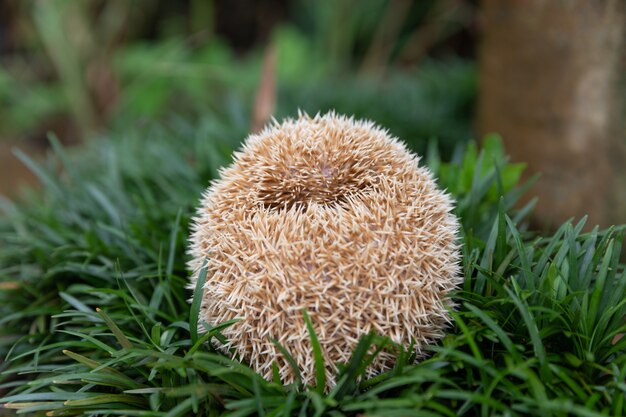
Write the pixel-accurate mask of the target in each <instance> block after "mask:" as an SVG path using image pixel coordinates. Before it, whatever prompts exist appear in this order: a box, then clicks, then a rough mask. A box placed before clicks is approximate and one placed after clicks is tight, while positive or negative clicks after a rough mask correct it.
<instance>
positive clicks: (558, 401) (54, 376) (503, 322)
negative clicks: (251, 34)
mask: <svg viewBox="0 0 626 417" xmlns="http://www.w3.org/2000/svg"><path fill="white" fill-rule="evenodd" d="M246 120H247V119H246V118H245V117H243V116H242V115H241V114H240V113H239V112H237V111H232V112H223V113H221V114H214V115H207V116H206V117H205V118H204V119H203V121H202V122H201V123H198V124H196V125H189V124H186V123H185V122H183V121H174V122H172V123H170V124H169V125H168V126H166V127H158V126H152V127H150V126H141V125H139V126H136V127H133V128H128V129H126V130H125V132H124V133H121V134H113V135H111V137H108V138H104V139H103V140H100V141H94V142H92V143H90V144H88V145H87V146H85V147H84V148H82V149H79V150H64V149H62V148H61V147H60V146H58V144H57V142H56V141H54V140H53V142H52V143H53V145H54V153H53V155H51V156H50V158H49V159H48V160H47V161H46V162H45V163H43V164H35V163H34V162H32V161H30V160H29V159H27V158H26V157H25V156H23V155H22V156H21V157H22V158H23V159H24V161H25V163H26V164H28V165H29V166H30V167H31V168H32V169H33V171H34V172H35V173H36V174H37V175H38V176H39V178H40V181H41V184H42V189H43V190H42V192H41V193H32V194H31V195H30V196H29V197H27V198H26V202H24V203H20V204H19V205H13V204H11V203H8V202H5V203H4V204H3V207H4V210H5V212H6V215H5V216H4V217H2V218H1V219H0V353H1V354H2V356H3V357H5V358H6V359H5V360H4V361H3V362H2V363H1V364H0V371H1V372H2V373H1V376H0V395H1V396H2V399H1V400H0V402H1V403H3V404H5V407H8V408H9V410H17V412H18V413H27V414H29V415H37V414H44V413H48V415H51V416H56V415H59V416H66V415H68V416H70V415H127V416H155V417H156V416H159V417H161V416H162V417H173V416H190V415H206V416H218V415H228V416H232V417H234V416H248V415H260V416H322V415H327V416H344V415H346V416H356V415H361V414H366V415H371V416H456V415H466V416H492V415H502V416H517V415H542V416H543V415H546V416H550V415H554V416H567V415H578V416H596V415H622V414H624V413H626V405H625V400H626V397H625V396H626V384H625V382H624V380H625V377H626V359H625V357H626V355H624V353H625V351H626V338H623V339H620V340H619V341H617V342H615V341H614V339H615V338H616V336H617V335H618V334H620V333H622V332H625V331H626V328H625V326H624V321H623V318H624V316H625V315H626V297H625V294H626V279H625V277H624V268H623V265H622V264H621V263H620V252H621V245H622V235H623V228H622V227H614V228H612V229H610V230H606V231H599V230H597V229H593V230H592V231H591V232H583V231H582V230H583V224H584V220H582V221H578V222H567V223H565V224H563V225H562V226H561V227H560V228H559V229H558V230H557V231H556V232H555V233H554V234H553V235H549V236H543V235H540V234H537V233H534V232H531V231H528V230H527V229H526V226H525V224H526V223H525V219H526V217H527V214H528V212H529V211H530V210H531V208H532V203H531V204H529V205H526V206H522V207H519V206H518V205H516V203H517V202H518V200H519V197H520V196H521V195H522V193H524V191H525V189H526V188H527V187H526V186H519V185H518V183H519V177H520V174H521V171H522V169H523V166H522V165H511V164H507V163H506V160H505V158H504V156H503V151H502V149H501V146H500V143H499V141H498V140H497V138H493V137H492V138H487V140H486V141H485V143H484V146H483V149H482V150H481V151H478V150H477V148H476V147H475V146H474V145H473V144H470V145H468V146H467V147H466V148H465V149H459V151H458V152H456V153H455V154H454V155H453V157H452V160H451V161H449V162H443V161H442V160H441V159H440V158H439V156H438V152H437V147H436V146H434V145H432V146H431V147H430V148H429V151H428V152H427V154H426V155H425V157H424V159H423V161H424V163H427V164H428V165H429V166H430V167H431V168H432V169H433V171H434V172H435V173H436V174H437V176H438V178H439V182H440V184H441V186H442V187H445V188H447V189H448V190H449V191H450V192H451V193H452V194H453V195H454V196H455V198H456V199H457V201H458V207H457V209H456V210H457V214H458V215H459V216H460V218H461V221H462V226H463V227H462V235H463V236H462V240H463V270H464V273H465V276H466V280H465V283H464V285H463V288H462V289H460V290H459V291H458V293H457V294H456V295H455V298H456V300H457V302H458V309H457V311H456V312H455V313H454V318H455V323H454V326H453V328H451V329H450V332H449V334H448V336H446V338H445V339H444V340H442V341H441V343H439V344H438V345H436V346H433V347H432V348H430V349H429V351H428V352H427V355H426V357H425V358H424V359H423V360H421V361H420V362H418V363H415V357H414V353H413V352H411V351H410V350H409V351H406V350H404V349H402V347H401V346H397V345H394V344H393V343H392V342H391V341H390V340H388V339H386V338H385V337H384V335H374V334H371V335H367V336H366V337H364V338H363V339H362V340H361V341H360V343H359V345H358V346H357V348H356V349H355V351H354V352H353V353H352V360H351V361H349V362H348V363H346V364H342V365H341V366H340V371H339V375H338V376H337V381H339V383H338V385H337V386H336V388H334V389H333V390H332V391H331V392H329V393H325V392H324V391H323V390H321V389H318V387H320V386H323V383H324V379H323V378H324V375H323V372H322V373H318V378H317V384H316V385H317V387H315V386H313V387H303V386H301V385H300V383H295V384H293V385H287V386H285V385H284V384H282V382H281V381H280V379H279V378H278V376H276V377H275V378H274V379H273V380H272V381H265V380H263V379H262V378H260V377H259V376H258V375H257V374H256V373H255V372H253V371H252V370H251V369H250V368H249V367H248V366H246V364H242V363H239V362H237V361H233V360H231V359H229V358H227V357H226V356H224V355H222V354H220V353H218V352H217V351H216V350H215V349H214V347H213V345H212V341H214V340H216V339H219V338H221V337H222V336H221V334H220V330H222V329H223V328H224V327H225V326H228V325H230V324H232V323H223V324H222V325H220V326H216V327H213V328H210V327H208V325H206V323H205V327H206V331H205V332H200V333H198V332H197V331H196V326H197V323H198V311H199V305H198V302H197V300H191V301H192V302H191V303H190V302H189V301H190V298H191V296H192V292H191V291H190V290H188V289H186V284H187V271H186V269H185V261H186V256H185V244H186V243H185V242H186V237H187V230H188V225H189V218H190V215H191V214H192V213H193V210H194V206H195V205H196V203H197V201H198V198H199V196H200V193H201V192H202V190H203V189H204V188H205V187H206V186H207V184H208V181H209V180H210V179H211V178H213V177H214V176H215V175H216V174H217V170H218V168H219V166H221V165H222V164H224V163H226V162H227V161H228V158H229V155H230V153H231V151H232V150H233V149H234V148H235V147H236V146H237V144H238V140H240V139H242V138H243V137H244V136H245V133H246ZM389 127H390V128H393V127H392V126H389ZM59 173H61V174H60V175H59ZM516 207H517V208H516ZM311 337H312V338H313V340H314V335H313V334H311ZM235 342H236V341H235ZM313 346H315V343H313ZM372 346H378V347H382V348H385V349H388V350H389V351H392V352H394V353H395V354H396V355H397V358H398V360H397V365H396V367H395V368H394V369H392V370H391V371H389V372H387V373H384V374H382V375H379V376H376V377H374V378H371V379H367V378H364V372H365V369H366V368H367V364H368V363H369V362H370V361H371V360H372V359H373V358H372V356H373V355H375V354H376V353H374V354H372V353H370V352H372V349H370V347H372ZM284 354H285V355H286V356H287V360H288V361H289V362H290V363H292V365H293V366H297V365H298V364H296V363H294V361H293V358H290V357H289V354H288V352H286V351H285V352H284ZM311 355H314V357H320V358H321V356H320V355H319V352H318V353H317V354H316V352H315V351H313V352H311ZM318 366H319V364H318ZM320 369H323V367H320Z"/></svg>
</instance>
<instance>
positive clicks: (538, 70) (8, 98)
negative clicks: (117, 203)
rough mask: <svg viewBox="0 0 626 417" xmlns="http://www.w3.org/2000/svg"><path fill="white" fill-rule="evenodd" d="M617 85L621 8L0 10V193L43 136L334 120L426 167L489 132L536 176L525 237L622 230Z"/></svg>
mask: <svg viewBox="0 0 626 417" xmlns="http://www.w3.org/2000/svg"><path fill="white" fill-rule="evenodd" d="M625 86H626V2H624V1H622V0H598V1H591V0H554V1H552V0H528V1H519V0H483V1H473V0H368V1H358V0H317V1H314V0H256V1H252V0H179V1H175V2H174V1H165V0H142V1H138V0H137V1H133V0H0V194H4V195H7V196H9V197H12V198H15V196H17V194H18V191H19V189H20V188H21V187H23V186H24V185H25V184H31V183H34V180H33V177H32V175H31V174H29V172H28V170H27V169H26V168H25V167H24V166H23V164H22V163H21V162H19V160H18V159H16V158H15V156H14V154H13V152H12V149H13V148H15V147H19V148H20V149H23V150H25V151H26V152H27V153H29V154H31V155H35V156H36V155H44V154H45V152H46V149H47V147H48V146H49V141H48V135H49V133H50V132H53V133H54V134H55V135H56V136H57V137H58V138H59V139H60V141H61V142H62V143H63V144H65V145H66V146H68V147H72V146H76V145H79V144H80V143H82V142H85V141H92V140H108V139H107V136H110V135H112V134H113V132H124V131H129V130H132V131H141V130H145V131H146V134H148V131H149V130H148V126H150V125H152V124H154V123H164V124H168V123H169V124H171V123H178V122H180V121H181V120H184V121H186V122H189V123H196V122H199V121H201V120H202V119H203V117H205V116H206V115H207V114H213V115H215V114H217V115H219V117H223V118H224V119H225V120H231V121H233V123H238V124H242V125H245V127H246V129H245V130H246V131H255V130H258V129H259V128H260V127H261V126H262V125H263V124H264V123H265V122H266V121H267V120H268V118H269V117H270V116H275V117H276V118H279V119H280V118H282V117H285V116H290V115H291V116H292V115H296V114H297V111H298V109H302V110H304V111H307V112H310V113H316V112H318V111H322V112H323V111H327V110H329V109H336V110H337V111H338V112H341V113H346V114H353V115H355V116H357V117H363V118H369V119H372V120H374V121H376V122H377V123H379V124H381V125H383V126H385V127H387V128H389V129H390V131H391V132H392V133H393V134H394V135H397V136H399V137H401V138H402V139H404V140H405V141H407V142H408V143H409V145H410V146H411V147H412V148H413V149H414V150H415V151H417V152H420V153H422V154H424V153H426V152H427V149H428V146H429V144H430V145H431V149H432V146H434V145H433V144H436V147H437V150H438V152H439V154H440V155H442V157H443V158H444V159H450V158H453V157H454V155H455V153H456V154H457V155H459V154H461V152H462V150H463V147H464V145H465V144H466V143H468V141H471V140H480V138H481V137H483V135H484V134H486V133H490V132H495V133H498V134H500V135H501V136H502V137H503V141H504V144H505V148H506V150H507V152H508V153H509V154H510V155H511V159H512V160H513V161H515V162H525V163H526V164H527V169H526V171H525V172H526V175H527V176H531V175H533V174H535V173H541V179H540V180H539V181H538V182H537V183H536V184H535V186H534V187H533V189H532V190H531V192H530V194H532V195H537V196H538V197H539V203H538V205H537V209H536V215H535V221H536V223H537V224H538V225H539V226H541V227H545V228H550V227H552V226H554V225H557V224H560V223H561V222H562V221H564V220H565V219H567V218H569V217H571V216H576V217H580V216H582V215H584V214H589V215H590V217H591V221H590V222H589V224H601V225H603V226H607V225H609V224H613V223H619V222H626V184H625V182H626V159H625V156H626V117H625V116H626V87H625ZM235 139H236V140H242V139H243V137H241V138H235ZM207 140H210V138H207Z"/></svg>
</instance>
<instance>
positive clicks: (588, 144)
mask: <svg viewBox="0 0 626 417" xmlns="http://www.w3.org/2000/svg"><path fill="white" fill-rule="evenodd" d="M481 7H482V10H481V19H482V26H483V40H482V45H481V49H480V84H481V87H480V88H481V89H480V105H479V117H478V119H479V120H478V123H479V128H480V130H481V131H482V132H483V133H485V132H497V133H500V134H501V135H502V136H503V138H504V142H505V145H506V148H507V151H508V152H509V154H510V155H511V157H512V159H513V160H515V161H522V162H527V163H528V166H529V169H528V171H529V174H532V173H536V172H540V173H541V178H540V179H539V182H538V183H537V185H535V187H533V192H534V193H536V194H537V195H538V196H539V202H538V206H537V213H536V216H537V220H538V221H539V222H540V223H541V224H543V225H544V226H555V225H557V224H559V223H561V222H562V221H564V220H565V219H567V218H568V217H570V216H576V217H580V216H582V215H584V214H589V216H590V221H589V222H588V224H591V225H593V224H600V225H603V226H607V225H609V224H612V223H619V222H626V88H624V87H625V85H626V65H625V63H626V1H624V0H613V1H612V0H526V1H521V0H483V1H482V5H481Z"/></svg>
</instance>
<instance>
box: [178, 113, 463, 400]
mask: <svg viewBox="0 0 626 417" xmlns="http://www.w3.org/2000/svg"><path fill="white" fill-rule="evenodd" d="M419 161H420V158H419V157H418V156H417V155H416V154H414V153H411V152H410V151H409V150H408V149H407V147H406V146H405V145H404V144H403V143H402V142H401V141H400V140H399V139H398V138H395V137H393V136H392V135H391V134H390V133H389V132H388V131H387V130H385V129H382V128H380V127H378V126H376V125H375V124H374V123H373V122H371V121H366V120H356V119H354V118H353V117H346V116H342V115H338V114H336V113H334V112H330V113H327V114H323V115H321V114H318V115H316V116H314V117H311V116H309V115H307V114H304V113H299V116H298V117H297V118H294V119H291V118H289V119H286V120H284V121H283V122H282V123H278V122H277V121H275V120H274V121H273V122H272V123H271V124H270V125H268V126H267V127H265V129H264V130H263V131H261V132H260V133H257V134H251V135H250V136H249V137H248V138H247V139H246V141H245V142H244V144H243V146H242V148H241V150H239V151H237V152H235V153H234V156H233V162H232V164H231V165H230V166H228V167H227V168H223V169H221V170H220V175H219V178H218V179H217V180H215V181H213V182H212V183H211V184H210V186H209V188H208V189H207V190H206V191H205V193H204V194H203V196H202V199H201V203H200V205H199V208H198V210H197V213H196V216H195V217H194V218H193V220H192V226H191V234H190V242H189V249H188V252H189V255H190V258H191V260H190V261H189V269H190V271H191V278H190V288H195V287H196V283H197V280H198V277H199V275H200V271H201V269H202V268H203V265H204V268H206V281H205V284H204V286H203V288H202V294H201V297H202V298H201V300H202V301H201V309H200V317H199V320H200V321H204V322H206V323H208V324H210V325H217V324H219V323H222V322H225V321H228V320H233V319H239V321H237V322H236V323H235V324H233V325H231V326H230V327H227V328H226V329H225V330H223V332H222V333H223V335H224V336H225V338H226V340H228V342H227V343H223V344H220V346H219V348H220V349H222V350H223V351H224V352H227V353H228V352H229V353H230V354H231V355H233V357H236V358H239V359H240V360H243V361H246V362H247V363H248V364H249V365H250V366H251V367H252V368H253V369H254V370H255V371H257V372H258V373H259V374H260V375H262V376H263V377H264V378H266V379H268V380H269V379H271V378H272V375H273V371H272V366H273V365H272V364H273V363H275V364H276V365H275V366H277V369H278V371H279V375H280V377H281V380H282V382H283V383H285V384H288V383H293V382H295V381H296V377H297V372H296V370H295V369H294V368H293V367H292V366H291V365H290V364H289V361H288V360H287V359H286V358H285V357H284V356H283V355H282V354H281V351H280V349H279V347H278V346H277V343H276V341H278V342H279V343H280V345H282V346H283V347H284V348H285V349H286V350H287V351H288V352H289V353H290V354H291V356H292V357H293V359H295V361H296V363H297V364H298V366H299V367H300V369H301V371H300V374H301V378H302V382H303V383H304V384H313V383H314V381H315V370H314V355H313V353H312V343H311V337H310V335H309V333H308V331H307V326H306V321H305V318H304V314H303V312H304V311H306V312H307V313H308V316H309V317H310V320H311V323H312V324H313V328H314V330H315V333H316V335H317V339H318V341H319V344H320V346H321V350H322V356H323V358H324V363H325V373H326V384H327V386H326V389H330V388H332V387H333V386H334V385H335V384H336V381H335V375H336V374H337V371H338V364H341V363H345V362H347V361H348V359H349V358H350V355H351V353H352V352H353V350H354V348H355V347H356V345H357V343H358V341H359V339H360V338H361V337H362V336H364V335H366V334H368V333H370V332H373V333H376V334H379V335H383V336H387V337H389V338H390V339H391V340H392V341H393V342H395V343H396V344H398V345H400V346H406V347H407V348H408V347H409V346H413V348H414V350H415V351H414V352H413V353H415V354H416V356H417V357H418V358H419V357H422V355H423V352H424V348H425V347H427V346H428V345H430V344H433V343H435V342H437V341H438V340H439V339H441V338H442V337H443V336H444V335H445V332H446V329H447V328H448V327H449V325H450V323H451V317H450V310H451V309H453V308H454V306H455V304H454V301H453V300H452V298H451V293H452V292H453V290H455V289H456V288H458V286H459V285H460V283H461V281H462V277H461V271H460V265H459V264H460V247H459V244H458V236H457V235H458V230H459V222H458V219H457V218H456V216H455V215H454V214H453V208H454V203H453V200H452V198H451V197H450V195H448V194H447V193H446V192H445V191H442V190H440V189H439V188H438V187H437V184H436V181H435V179H434V178H433V175H432V173H431V172H430V171H429V170H428V169H427V168H425V167H422V166H420V165H419ZM394 361H395V355H394V354H393V353H392V352H383V353H381V354H379V355H378V356H377V357H376V358H375V360H374V361H373V362H372V363H371V365H370V366H369V367H368V369H367V374H368V375H369V376H372V375H375V374H378V373H381V372H384V371H386V370H389V369H390V368H392V367H393V366H394V364H395V362H394Z"/></svg>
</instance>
